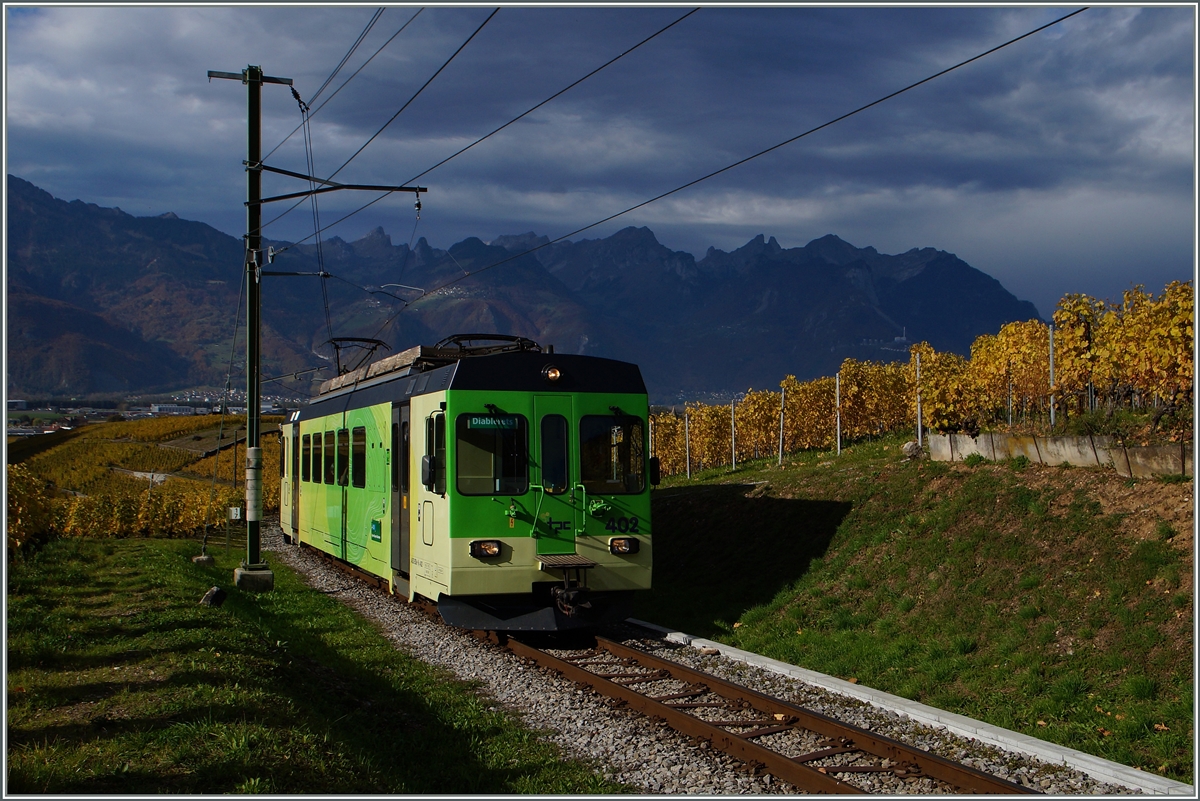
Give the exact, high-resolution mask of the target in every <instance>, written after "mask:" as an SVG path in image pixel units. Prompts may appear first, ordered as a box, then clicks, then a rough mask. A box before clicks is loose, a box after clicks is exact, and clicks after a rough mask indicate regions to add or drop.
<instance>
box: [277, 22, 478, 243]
mask: <svg viewBox="0 0 1200 801" xmlns="http://www.w3.org/2000/svg"><path fill="white" fill-rule="evenodd" d="M499 11H500V9H499V8H496V9H493V10H492V13H491V14H488V17H487V19H485V20H484V21H483V22H482V23H480V25H479V27H478V28H476V29H475V31H474V33H472V34H471V35H470V36H468V37H467V40H466V41H465V42H463V43H462V44H461V45H459V46H458V49H457V50H455V51H454V53H453V54H451V56H450V58H448V59H446V61H445V63H443V64H442V66H440V67H438V69H437V72H435V73H433V75H431V76H430V77H429V80H427V81H425V83H424V84H422V85H421V88H420V89H418V90H417V91H416V93H415V94H413V96H412V97H410V98H409V99H408V100H407V101H406V102H405V103H404V105H403V106H401V107H400V110H399V111H397V112H396V113H395V114H393V115H392V117H391V119H389V120H388V121H387V122H385V123H384V124H383V127H382V128H380V129H379V130H378V131H376V132H375V133H374V134H373V135H372V136H371V138H370V139H368V140H367V141H366V142H365V143H363V146H362V147H360V148H359V149H358V150H356V151H355V152H354V155H352V156H351V157H350V158H348V159H346V161H345V162H343V163H342V166H341V167H338V168H337V169H336V170H334V172H333V175H330V176H329V177H328V178H326V179H325V180H327V181H328V180H332V179H333V177H334V176H335V175H337V174H338V173H339V172H341V171H342V170H344V169H345V168H346V165H348V164H349V163H350V162H352V161H354V159H355V158H357V157H358V154H359V153H362V152H363V151H364V150H366V148H367V145H369V144H371V143H372V142H374V141H375V139H376V137H378V136H379V135H380V134H381V133H383V132H384V131H385V130H386V129H387V127H388V126H389V125H391V124H392V123H393V122H395V121H396V118H397V117H399V116H400V115H401V114H402V113H403V112H404V110H405V109H406V108H408V107H409V106H410V105H411V104H412V102H413V101H414V100H416V99H417V98H418V97H419V96H420V95H421V93H422V92H424V91H425V89H426V88H427V87H428V86H429V84H431V83H433V81H434V79H435V78H437V76H438V75H441V74H442V70H444V69H446V67H448V66H450V62H452V61H454V59H455V58H457V57H458V54H459V53H461V52H462V51H463V48H465V47H466V46H467V45H468V44H470V43H471V40H472V39H474V38H475V36H476V35H477V34H478V33H479V32H480V31H481V30H483V26H484V25H487V24H488V23H489V22H490V21H491V19H492V17H494V16H496V14H497V12H499ZM414 16H415V15H414ZM410 22H411V20H410ZM351 77H353V76H351ZM331 99H332V98H331ZM264 160H265V159H264ZM390 194H392V193H391V192H385V193H384V194H382V195H380V196H379V197H377V198H375V199H374V200H372V201H371V202H370V203H367V204H366V205H364V206H362V207H361V208H359V209H356V210H355V211H352V212H351V213H350V214H347V215H346V216H345V217H343V218H342V219H341V220H338V222H341V221H342V220H345V219H347V218H349V217H352V216H354V215H355V214H358V213H359V212H360V211H363V210H364V209H366V208H368V207H370V206H373V205H374V204H376V203H378V202H379V201H381V200H383V199H384V198H385V197H387V196H388V195H390ZM303 202H304V201H303V200H300V201H297V202H296V204H295V205H293V206H292V207H291V208H289V209H288V210H287V211H285V212H283V214H280V215H279V216H278V217H275V218H274V219H272V220H271V221H270V222H268V223H266V225H263V226H261V228H260V230H261V229H262V228H266V227H267V225H271V224H272V223H275V222H278V221H279V220H281V219H283V218H284V217H286V216H287V215H288V214H290V213H291V212H292V210H293V209H295V208H296V207H297V206H299V205H300V204H301V203H303ZM336 224H337V223H334V225H336ZM330 227H332V226H330ZM322 230H323V229H322ZM320 234H321V231H320V230H318V231H317V232H316V233H315V234H313V236H316V237H317V238H318V239H320ZM310 238H311V237H305V238H304V239H301V240H300V242H294V243H292V244H293V246H294V245H298V244H300V243H301V242H306V241H308V239H310ZM284 250H287V248H284Z"/></svg>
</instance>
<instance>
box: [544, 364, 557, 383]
mask: <svg viewBox="0 0 1200 801" xmlns="http://www.w3.org/2000/svg"><path fill="white" fill-rule="evenodd" d="M542 377H543V378H545V379H546V380H547V381H549V382H550V383H552V384H553V383H554V382H555V381H557V380H558V379H560V378H562V370H559V369H558V368H557V367H555V366H554V365H552V364H548V365H546V366H545V367H543V368H542Z"/></svg>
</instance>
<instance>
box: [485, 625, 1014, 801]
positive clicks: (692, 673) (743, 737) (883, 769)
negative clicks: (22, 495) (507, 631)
mask: <svg viewBox="0 0 1200 801" xmlns="http://www.w3.org/2000/svg"><path fill="white" fill-rule="evenodd" d="M596 645H597V649H598V650H597V651H596V652H592V653H588V654H584V655H583V656H581V657H577V658H575V659H573V660H572V659H563V658H560V657H556V656H553V655H551V654H548V653H546V652H545V651H541V650H538V649H536V648H533V647H532V646H529V645H527V644H525V643H522V642H520V641H518V640H514V639H511V638H510V639H509V640H508V642H507V647H508V648H509V649H510V650H512V651H513V652H514V653H516V654H517V655H519V656H523V657H526V658H528V659H530V660H532V661H534V662H536V663H538V664H539V665H541V666H543V667H546V668H549V669H551V670H555V671H558V672H560V673H562V674H563V675H564V676H566V677H567V678H568V679H570V680H571V681H574V682H576V683H578V684H582V685H585V686H588V687H591V688H592V689H594V690H596V691H597V692H599V693H601V694H602V695H607V696H610V697H613V698H616V699H618V700H620V701H622V702H624V703H625V704H626V705H627V706H629V707H630V708H632V709H634V710H636V711H638V712H640V713H642V714H645V715H649V716H651V717H656V718H659V719H660V720H663V721H665V722H666V723H667V724H668V725H670V726H671V727H672V728H673V729H675V730H676V731H678V732H680V733H681V734H685V735H688V736H691V737H697V738H701V739H705V740H708V741H709V742H711V743H712V744H713V745H714V746H715V747H716V748H718V749H719V750H721V751H724V752H725V753H728V754H730V755H732V756H735V757H737V758H738V759H740V760H742V761H743V762H746V763H748V764H750V765H755V766H762V767H763V768H764V769H765V770H766V771H767V772H769V773H770V774H771V775H773V776H775V777H776V778H778V779H780V780H782V781H786V782H788V783H789V784H792V785H795V786H796V787H798V788H800V789H802V790H808V791H812V792H820V793H845V794H863V793H864V791H863V790H862V789H861V788H859V787H856V786H854V785H852V784H850V783H848V782H845V781H842V780H841V779H839V778H837V775H836V774H841V773H892V774H893V775H895V776H897V777H899V778H902V779H906V778H917V777H928V778H931V779H936V780H938V781H942V782H945V783H947V784H949V785H951V786H953V787H955V788H956V789H958V790H960V791H963V792H975V793H1000V794H1016V793H1021V794H1027V793H1035V792H1036V791H1034V790H1031V789H1030V788H1027V787H1023V786H1021V785H1019V784H1015V783H1013V782H1009V781H1006V780H1004V779H1000V778H998V777H996V776H991V775H989V774H987V773H984V772H982V771H979V770H976V769H974V768H969V767H967V766H965V765H960V764H957V763H955V762H952V761H950V760H948V759H945V758H943V757H939V756H937V755H935V754H931V753H929V752H928V751H925V750H923V749H920V748H916V747H914V746H909V745H906V744H904V743H901V742H899V741H896V740H892V739H890V738H887V737H882V736H880V735H877V734H873V733H872V732H869V731H867V730H865V729H860V728H858V727H856V726H851V725H848V724H845V723H841V722H839V721H836V720H834V719H833V718H830V717H827V716H825V715H822V714H820V713H818V712H813V711H811V710H807V709H804V708H802V707H799V706H796V705H794V704H790V703H788V702H786V701H782V700H779V699H777V698H771V697H769V696H766V695H763V694H762V693H759V692H756V691H754V690H751V689H749V688H746V687H741V686H738V685H736V684H733V683H731V682H727V681H725V680H723V679H719V678H717V677H715V676H712V675H710V674H707V673H702V672H700V671H697V670H694V669H692V668H689V667H687V666H684V665H681V664H679V663H677V662H672V661H670V660H667V659H662V658H661V657H657V656H654V655H652V654H647V653H645V652H643V651H639V650H637V649H634V648H630V647H629V646H626V645H623V644H621V643H617V642H613V641H611V640H606V639H603V638H599V637H598V638H597V639H596ZM601 650H602V651H606V652H608V653H609V654H611V655H612V656H613V657H615V658H616V660H617V662H607V663H606V662H605V661H604V660H605V657H604V656H603V654H602V653H601ZM635 664H636V665H637V666H639V667H641V668H644V669H645V670H646V671H648V672H647V673H644V674H642V673H638V672H636V671H631V670H630V669H629V668H630V666H632V665H635ZM588 667H591V668H594V669H599V668H611V670H612V671H613V672H609V673H596V672H592V671H591V670H588V669H587V668H588ZM663 679H672V680H675V681H678V682H681V683H683V684H685V685H687V686H686V688H685V689H684V690H682V691H680V692H674V693H671V694H668V695H659V696H648V695H645V694H643V693H640V692H638V691H637V690H635V689H634V688H633V686H634V685H638V684H646V683H649V682H651V681H662V680H663ZM710 694H711V695H717V696H719V697H720V698H722V699H723V700H722V701H721V702H717V703H714V702H704V701H692V700H689V699H694V698H696V697H698V696H702V695H710ZM672 702H678V703H672ZM697 708H708V709H717V710H728V711H731V712H732V711H740V712H744V713H746V714H749V715H753V718H752V719H749V718H735V719H729V720H715V721H706V720H702V719H701V718H698V717H695V716H694V715H691V714H688V712H687V711H685V710H687V709H697ZM730 728H735V729H742V730H743V731H739V732H733V731H729V729H730ZM747 729H748V731H746V730H747ZM801 729H803V730H808V731H812V732H814V733H816V734H819V735H822V736H823V737H824V738H826V741H825V742H824V743H821V747H820V748H818V750H816V751H813V752H811V753H807V754H803V755H801V756H797V757H789V756H786V755H784V754H781V753H779V752H777V751H773V750H771V749H770V748H767V747H766V746H764V745H762V744H760V743H757V742H755V739H756V738H759V737H765V736H767V735H770V734H777V733H781V732H785V731H793V730H801ZM852 753H859V754H867V755H870V756H873V757H876V758H878V759H884V760H889V761H890V763H891V764H887V765H878V764H873V765H825V766H820V767H814V766H812V765H811V764H809V763H812V762H816V761H818V760H821V759H824V758H826V757H830V756H835V755H838V754H852Z"/></svg>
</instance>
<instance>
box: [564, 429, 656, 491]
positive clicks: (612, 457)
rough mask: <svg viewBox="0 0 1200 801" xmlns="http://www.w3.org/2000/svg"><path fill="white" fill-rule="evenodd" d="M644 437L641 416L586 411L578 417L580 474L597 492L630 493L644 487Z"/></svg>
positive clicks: (586, 483)
mask: <svg viewBox="0 0 1200 801" xmlns="http://www.w3.org/2000/svg"><path fill="white" fill-rule="evenodd" d="M644 448H645V437H644V436H643V423H642V420H641V418H639V417H631V416H629V415H586V416H584V417H583V418H581V419H580V421H579V461H580V476H581V478H582V480H583V486H584V488H585V489H586V490H587V491H588V492H589V493H593V494H596V495H631V494H635V493H639V492H641V491H642V490H643V489H645V486H646V481H645V472H644V471H645V463H646V457H645V451H644Z"/></svg>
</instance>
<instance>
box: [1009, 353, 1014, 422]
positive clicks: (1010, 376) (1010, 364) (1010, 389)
mask: <svg viewBox="0 0 1200 801" xmlns="http://www.w3.org/2000/svg"><path fill="white" fill-rule="evenodd" d="M1012 392H1013V387H1012V363H1011V362H1010V363H1009V365H1008V427H1009V428H1012Z"/></svg>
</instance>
